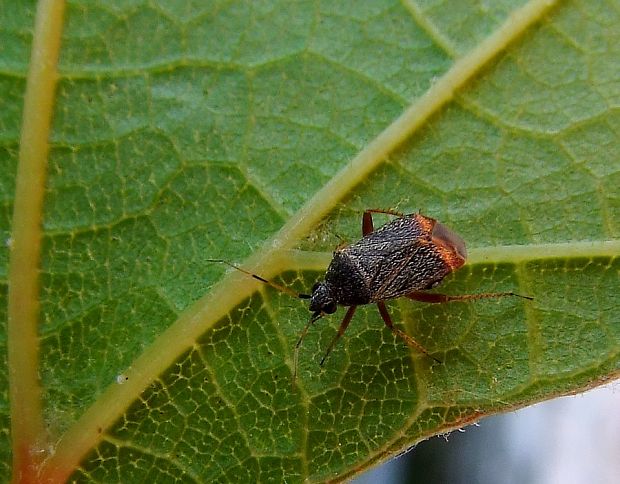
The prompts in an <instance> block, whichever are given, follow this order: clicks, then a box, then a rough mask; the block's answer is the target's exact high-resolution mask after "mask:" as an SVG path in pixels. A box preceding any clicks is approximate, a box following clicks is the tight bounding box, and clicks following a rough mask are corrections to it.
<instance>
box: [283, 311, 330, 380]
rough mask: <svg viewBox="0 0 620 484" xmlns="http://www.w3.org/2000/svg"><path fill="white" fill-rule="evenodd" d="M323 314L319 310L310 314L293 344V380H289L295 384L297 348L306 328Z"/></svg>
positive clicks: (305, 332) (306, 330)
mask: <svg viewBox="0 0 620 484" xmlns="http://www.w3.org/2000/svg"><path fill="white" fill-rule="evenodd" d="M321 316H323V314H322V313H321V312H320V311H317V312H315V313H313V314H312V317H311V318H310V319H309V320H308V322H307V323H306V325H305V326H304V329H303V330H302V332H301V334H300V335H299V339H298V340H297V344H296V345H295V352H294V354H293V381H292V382H291V383H292V384H293V385H295V380H296V379H297V367H298V366H299V365H298V363H299V348H300V347H301V343H302V342H303V340H304V338H305V337H306V334H307V333H308V329H309V328H310V326H312V325H313V324H314V323H315V322H316V321H317V320H318V319H320V318H321Z"/></svg>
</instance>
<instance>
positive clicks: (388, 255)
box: [343, 214, 451, 301]
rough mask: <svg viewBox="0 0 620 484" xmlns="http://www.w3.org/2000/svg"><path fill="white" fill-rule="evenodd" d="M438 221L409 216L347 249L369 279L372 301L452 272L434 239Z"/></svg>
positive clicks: (417, 286) (403, 292) (426, 286)
mask: <svg viewBox="0 0 620 484" xmlns="http://www.w3.org/2000/svg"><path fill="white" fill-rule="evenodd" d="M434 224H435V221H434V220H433V219H430V218H428V217H424V216H422V215H418V214H412V215H407V216H405V217H402V218H398V219H396V220H394V221H392V222H390V223H388V224H386V225H384V226H383V227H381V228H379V229H378V230H376V231H375V232H372V233H370V234H368V235H367V236H365V237H364V238H362V239H361V240H360V241H359V242H357V243H355V244H353V245H350V246H348V247H346V248H345V249H343V252H344V253H345V254H346V255H347V256H348V257H349V258H350V259H351V261H352V263H354V264H355V266H356V268H357V269H358V271H359V273H360V274H361V275H362V277H363V279H364V281H365V282H366V285H367V287H368V288H369V290H370V300H371V301H382V300H384V299H390V298H395V297H398V296H402V295H404V294H407V293H410V292H412V291H416V290H420V289H426V288H428V287H429V286H431V285H433V284H435V283H437V282H439V281H441V280H442V279H443V278H444V277H445V276H446V274H448V273H449V272H451V268H450V267H449V266H447V265H446V263H445V261H444V259H443V258H442V254H441V253H440V252H439V251H438V250H437V247H436V246H435V245H434V244H433V242H432V240H431V236H430V234H431V232H432V228H433V226H434Z"/></svg>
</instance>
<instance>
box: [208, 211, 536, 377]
mask: <svg viewBox="0 0 620 484" xmlns="http://www.w3.org/2000/svg"><path fill="white" fill-rule="evenodd" d="M373 213H384V214H388V215H393V216H396V217H397V218H396V219H394V220H392V221H391V222H388V223H387V224H385V225H383V226H382V227H380V228H379V229H377V230H374V226H373V220H372V214H373ZM466 258H467V249H466V247H465V242H464V241H463V239H462V238H461V237H460V236H458V235H457V234H456V233H454V232H453V231H452V230H450V229H449V228H448V227H446V226H445V225H443V224H442V223H440V222H438V221H437V220H435V219H433V218H431V217H426V216H424V215H422V214H420V213H412V214H403V213H400V212H396V211H393V210H380V209H369V210H366V211H365V212H364V215H363V217H362V238H361V239H360V240H359V241H357V242H355V243H354V244H351V245H346V246H342V247H339V248H337V249H336V250H335V251H334V253H333V259H332V261H331V263H330V265H329V267H328V268H327V272H326V273H325V279H324V280H323V281H320V282H317V283H316V284H314V286H313V287H312V293H311V294H303V293H296V292H294V291H292V290H291V289H289V288H287V287H284V286H281V285H279V284H276V283H274V282H272V281H268V280H267V279H264V278H262V277H260V276H259V275H256V274H252V273H251V272H249V271H246V270H245V269H242V268H240V267H237V266H235V265H233V264H231V263H230V262H227V261H224V260H219V259H218V260H213V259H212V261H214V262H224V263H226V264H228V265H230V266H231V267H234V268H235V269H237V270H240V271H242V272H244V273H246V274H248V275H250V276H252V277H253V278H255V279H258V280H259V281H261V282H264V283H266V284H269V285H270V286H272V287H274V288H275V289H277V290H279V291H282V292H286V293H289V294H291V295H293V296H295V297H298V298H301V299H309V300H310V305H309V309H310V311H311V312H312V316H311V317H310V319H309V321H308V323H307V324H306V326H305V327H304V329H303V330H302V332H301V334H300V336H299V339H298V341H297V344H296V345H295V354H294V374H293V378H295V376H296V374H297V362H298V358H299V348H300V346H301V344H302V342H303V339H304V337H305V336H306V333H307V332H308V329H309V328H310V326H311V325H312V324H313V323H315V322H316V321H317V320H318V319H320V318H321V317H322V316H324V315H325V314H333V313H334V312H336V309H337V307H338V306H347V307H348V309H347V312H346V313H345V315H344V318H343V319H342V322H341V323H340V327H339V328H338V332H337V333H336V335H335V336H334V338H333V339H332V341H331V342H330V344H329V346H328V347H327V350H326V351H325V355H324V356H323V358H322V359H321V363H320V364H321V366H322V365H323V363H324V362H325V359H326V358H327V356H328V355H329V353H330V352H331V350H332V349H333V347H334V345H335V344H336V342H337V341H338V339H339V338H340V337H341V336H342V335H343V334H344V332H345V331H346V329H347V327H348V326H349V323H350V322H351V320H352V319H353V314H354V313H355V309H356V308H357V306H361V305H363V304H371V303H374V304H376V305H377V307H378V308H379V314H381V318H382V319H383V322H384V323H385V325H386V326H387V327H388V328H389V329H390V330H391V331H392V332H393V333H394V334H396V335H398V336H400V337H401V338H402V339H403V340H405V342H406V343H407V344H408V345H409V346H411V347H413V348H416V349H417V350H418V351H421V352H422V353H424V354H425V355H427V356H430V357H431V358H433V359H434V360H435V361H438V362H439V360H437V359H436V358H434V357H432V356H431V355H429V353H428V351H426V349H424V347H423V346H422V345H420V344H419V343H417V342H416V341H415V340H414V339H413V338H412V337H411V336H409V335H408V334H406V333H405V332H403V331H401V330H400V329H398V328H396V327H395V326H394V323H393V322H392V318H391V317H390V314H389V313H388V311H387V308H386V306H385V301H386V300H388V299H394V298H397V297H401V296H405V297H408V298H410V299H414V300H416V301H422V302H427V303H445V302H451V301H464V300H472V299H484V298H496V297H504V296H517V297H522V298H525V299H530V300H531V299H532V298H531V297H529V296H520V295H518V294H516V293H514V292H492V293H481V294H464V295H455V296H449V295H446V294H438V293H428V292H424V291H426V290H428V289H432V288H434V287H435V286H437V285H438V284H439V283H440V282H441V281H442V280H443V278H444V277H446V275H448V274H449V273H451V272H453V271H455V270H457V269H458V268H460V267H461V266H462V265H463V264H464V263H465V259H466Z"/></svg>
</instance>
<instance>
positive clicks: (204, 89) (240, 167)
mask: <svg viewBox="0 0 620 484" xmlns="http://www.w3.org/2000/svg"><path fill="white" fill-rule="evenodd" d="M9 3H10V2H5V4H4V5H2V4H0V12H2V13H0V15H2V16H3V20H2V22H0V25H2V28H1V30H0V34H1V35H2V38H3V42H2V45H4V46H5V47H3V48H2V50H0V64H1V66H2V69H1V72H2V74H1V75H0V86H2V92H3V94H2V97H1V99H2V109H1V110H0V126H1V128H2V129H0V133H1V134H0V136H1V139H2V145H1V147H0V160H1V163H2V166H3V167H4V169H3V170H2V176H1V177H0V194H1V195H2V210H1V212H0V213H1V214H2V216H1V220H2V222H1V223H2V226H1V227H0V230H2V240H6V241H10V237H11V226H10V219H11V212H12V207H13V205H14V203H15V200H14V198H13V189H14V178H15V172H16V166H17V158H18V156H17V153H18V143H19V137H20V129H21V128H20V122H21V109H22V103H23V91H24V86H25V76H26V72H27V68H28V52H29V48H30V41H31V31H32V28H33V23H32V22H33V17H34V10H33V7H32V6H31V5H29V4H26V3H23V4H22V3H20V5H19V6H18V7H16V6H14V5H12V4H11V5H9ZM619 17H620V12H619V11H618V8H617V6H616V5H615V4H614V2H609V3H608V4H605V3H603V2H601V3H598V4H596V5H594V4H593V3H592V2H586V1H582V2H579V1H574V2H559V4H558V5H555V6H553V7H552V8H548V5H547V2H536V1H533V2H530V3H525V2H513V1H502V2H492V6H490V7H485V6H483V5H481V4H479V3H477V2H461V1H456V0H455V1H442V2H437V1H418V2H412V1H409V0H403V1H402V2H396V1H388V0H386V1H374V0H373V1H363V2H362V1H360V2H306V1H298V2H290V1H280V2H278V1H265V2H215V1H214V2H208V3H203V2H192V1H178V2H141V1H131V2H121V1H118V2H105V3H103V2H102V3H98V2H87V1H84V2H71V3H70V4H69V5H68V6H67V11H66V14H65V21H66V24H65V30H64V34H63V41H62V50H61V58H60V63H59V71H60V79H59V83H58V88H57V92H56V99H55V111H54V118H53V125H52V131H51V133H50V144H51V149H50V154H49V168H48V179H47V189H46V192H45V204H44V213H43V231H44V232H43V237H44V238H43V247H42V253H41V263H40V265H41V290H40V303H41V315H40V332H39V334H40V340H39V343H40V371H39V374H40V380H41V389H42V392H43V409H44V410H43V411H44V415H43V418H44V421H45V424H46V437H45V440H46V441H47V443H46V445H42V444H41V443H40V442H37V443H34V442H33V444H32V445H33V448H35V447H36V446H37V445H38V446H40V448H41V451H42V452H43V453H44V454H45V456H46V460H45V462H44V464H43V467H42V470H41V472H43V476H44V477H51V478H59V479H60V478H64V477H67V476H69V475H71V477H72V478H75V479H78V480H84V481H98V482H111V481H122V482H137V481H141V480H145V479H149V480H152V481H153V482H160V481H166V482H167V481H173V480H183V481H192V480H194V481H196V482H215V481H231V480H232V481H244V482H252V481H267V480H273V481H284V480H286V481H303V480H310V481H322V480H329V479H335V480H342V479H345V478H347V477H350V476H352V475H354V474H356V473H358V472H361V471H362V470H364V469H366V468H368V467H369V466H370V465H373V464H374V463H376V462H380V461H383V460H386V459H387V458H389V457H390V456H392V455H394V454H395V453H398V452H401V451H402V450H404V449H406V448H408V447H410V446H412V445H413V444H414V443H416V442H418V441H419V440H421V439H423V438H426V437H428V436H430V435H434V434H437V433H440V432H444V431H447V430H449V429H454V428H458V427H460V426H463V425H466V424H467V423H470V422H472V421H475V420H477V419H479V418H481V417H483V416H485V415H490V414H493V413H497V412H502V411H508V410H512V409H514V408H518V407H521V406H525V405H528V404H531V403H534V402H538V401H541V400H544V399H548V398H553V397H554V396H558V395H563V394H567V393H573V392H579V391H582V390H584V389H586V388H589V387H591V386H595V385H597V384H600V383H602V382H605V381H608V380H609V379H612V378H617V377H618V373H619V370H620V319H619V314H620V301H619V297H618V280H619V277H618V276H619V272H620V260H619V258H618V253H619V252H620V241H619V239H620V237H619V236H620V188H619V187H620V162H619V161H618V158H619V156H618V155H619V152H618V146H620V143H618V141H619V140H618V138H619V132H620V117H619V116H618V105H619V102H620V79H619V78H618V75H617V73H618V70H619V68H620V63H619V61H618V59H620V56H619V55H618V54H619V52H618V45H620V38H619V37H620V29H619V27H618V26H619V25H620V18H619ZM519 22H521V24H520V23H519ZM518 25H523V28H521V27H518ZM519 29H521V30H519ZM375 207H378V208H393V209H397V210H401V211H404V212H414V211H416V210H421V211H422V212H423V213H425V214H428V215H430V216H432V217H434V218H437V219H439V220H441V221H442V222H444V223H446V224H447V225H448V226H450V227H451V228H453V229H454V230H455V231H457V232H458V233H459V234H460V235H461V236H462V237H463V238H464V239H465V240H466V241H467V243H468V248H469V250H470V259H469V263H468V265H467V266H465V267H464V268H463V269H461V270H459V271H458V272H456V273H455V274H454V275H453V276H450V277H449V278H448V279H447V280H446V282H445V283H444V284H443V285H442V286H441V291H442V292H445V293H448V294H467V293H476V292H487V291H512V290H514V291H515V292H519V293H521V294H527V295H531V296H533V297H534V298H535V300H534V301H533V302H527V301H524V300H521V299H516V298H504V299H501V300H489V301H478V302H473V303H452V304H446V305H437V306H431V305H422V304H419V303H415V302H412V301H409V300H395V301H391V302H389V304H388V307H389V310H390V312H391V314H392V317H393V319H394V321H396V322H397V325H399V327H401V328H403V329H404V330H406V331H407V332H408V333H409V334H410V335H412V336H414V337H415V338H416V340H417V341H418V342H419V343H421V344H422V345H423V346H424V347H425V348H427V349H428V350H429V351H430V352H431V353H432V354H433V355H434V356H436V357H437V358H438V359H440V360H441V364H435V363H434V362H433V361H432V360H430V359H429V358H427V357H425V356H424V355H421V354H419V353H417V352H415V351H414V350H410V349H409V348H408V347H406V346H405V345H404V344H403V343H402V341H400V340H398V339H397V338H395V337H394V336H393V335H392V333H390V332H389V330H387V328H385V326H384V325H383V323H382V321H381V318H380V316H379V314H378V311H377V310H376V307H371V306H369V307H360V308H359V309H358V311H357V313H356V315H355V319H354V321H353V322H352V324H351V326H350V327H349V329H348V330H347V332H346V334H345V336H344V337H343V338H342V340H341V341H340V342H339V344H338V346H337V347H336V348H335V350H334V351H333V353H332V354H331V355H330V357H329V359H328V360H327V361H326V364H325V365H324V367H322V368H321V367H319V365H318V362H319V361H320V358H321V356H322V354H323V352H324V350H325V348H326V346H327V345H328V344H329V341H330V340H331V338H332V337H333V335H334V333H335V331H336V329H337V327H338V325H339V322H340V319H341V318H342V316H343V314H344V312H343V310H342V309H341V310H340V311H339V312H337V313H336V314H335V315H334V316H332V317H329V318H324V319H321V320H320V321H319V322H317V323H316V324H315V325H314V326H313V327H312V328H311V329H310V331H309V333H308V336H307V337H306V339H305V340H304V343H303V346H302V347H301V352H300V369H299V377H298V379H297V381H296V384H295V386H294V387H292V386H291V378H292V371H293V348H294V345H295V342H296V341H297V338H298V337H299V332H300V330H301V328H302V327H303V326H304V324H305V323H306V322H307V320H308V317H309V313H308V311H307V308H306V305H305V304H304V303H303V302H302V301H298V300H295V299H293V298H291V297H289V296H288V295H286V294H281V293H278V292H276V291H274V290H272V289H270V288H268V287H265V286H262V285H260V284H259V283H257V282H256V281H254V280H252V279H251V278H248V277H246V276H244V275H243V274H239V273H237V272H234V271H232V272H231V271H228V270H227V268H226V267H225V266H222V265H219V264H215V263H213V262H209V261H208V260H207V259H216V258H224V259H226V260H229V261H233V262H237V263H242V264H243V265H244V267H246V268H248V269H250V270H253V271H256V272H257V273H259V274H260V275H262V276H264V277H268V278H273V279H274V280H276V281H277V282H279V283H281V284H284V285H286V286H290V287H292V288H293V289H294V290H296V291H306V292H307V291H309V289H310V288H311V287H312V284H313V283H314V282H315V281H316V280H318V279H320V278H321V276H322V273H323V271H324V269H325V267H326V266H327V264H328V263H329V260H330V254H329V252H330V251H331V250H332V249H333V248H334V247H335V246H337V245H338V244H339V243H342V242H343V241H348V242H353V241H355V240H357V238H359V236H360V226H361V214H362V212H363V210H364V209H366V208H375ZM386 221H387V218H382V217H381V216H378V217H376V221H375V224H376V225H379V224H382V223H384V222H386ZM6 245H7V246H6V247H3V248H2V249H0V258H1V261H2V268H3V269H2V270H3V273H2V285H1V288H2V294H3V298H4V297H5V296H4V295H5V294H6V293H7V290H8V287H9V285H10V283H11V281H10V280H9V278H8V273H7V270H6V266H7V264H8V256H9V247H8V246H10V243H8V244H6ZM2 307H3V308H4V307H5V305H2ZM7 343H8V344H10V343H11V342H10V341H8V342H7V339H6V337H5V336H4V334H3V337H2V341H0V344H1V345H2V355H6V345H7ZM5 368H7V369H6V370H5V371H4V372H2V384H3V388H5V391H4V392H3V393H2V395H5V397H2V399H1V400H0V405H1V406H0V410H1V412H0V415H2V428H3V433H2V434H1V435H2V441H3V444H2V446H0V451H1V452H2V455H3V459H2V462H3V464H2V465H3V467H4V472H2V474H5V475H10V474H11V472H12V471H11V466H10V459H11V449H10V438H9V430H8V429H9V421H10V412H9V405H8V401H7V398H8V397H6V395H7V391H6V389H7V388H8V385H9V381H10V378H11V377H10V372H13V375H14V376H13V378H19V372H20V369H19V368H10V367H8V366H5Z"/></svg>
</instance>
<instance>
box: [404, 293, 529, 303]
mask: <svg viewBox="0 0 620 484" xmlns="http://www.w3.org/2000/svg"><path fill="white" fill-rule="evenodd" d="M406 296H407V297H408V298H409V299H413V300H414V301H421V302H427V303H431V304H435V303H439V304H440V303H446V302H453V301H471V300H476V299H490V298H497V297H506V296H516V297H521V298H523V299H529V300H530V301H532V300H533V299H534V298H533V297H530V296H521V295H520V294H516V293H514V292H483V293H481V294H461V295H455V296H450V295H448V294H438V293H432V292H421V291H414V292H412V293H409V294H406Z"/></svg>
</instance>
